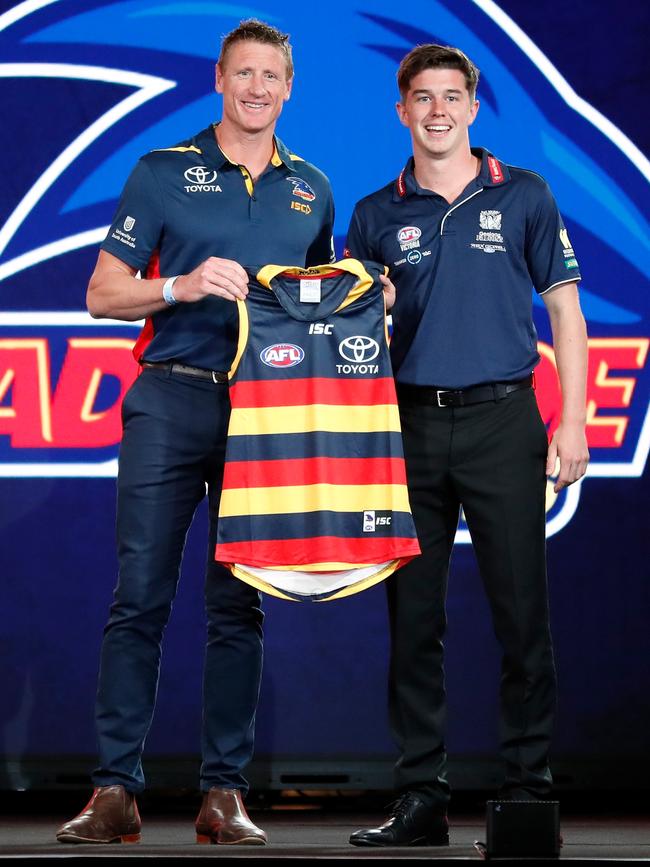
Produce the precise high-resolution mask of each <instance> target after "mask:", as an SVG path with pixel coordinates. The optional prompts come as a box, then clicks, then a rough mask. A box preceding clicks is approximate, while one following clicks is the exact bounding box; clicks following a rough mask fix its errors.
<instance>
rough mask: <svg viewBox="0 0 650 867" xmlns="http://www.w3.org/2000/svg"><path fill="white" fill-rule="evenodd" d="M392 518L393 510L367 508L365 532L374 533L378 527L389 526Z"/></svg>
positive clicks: (364, 518) (364, 514)
mask: <svg viewBox="0 0 650 867" xmlns="http://www.w3.org/2000/svg"><path fill="white" fill-rule="evenodd" d="M392 519H393V516H392V512H376V511H375V510H374V509H366V511H365V512H364V513H363V532H364V533H374V532H376V530H377V528H378V527H385V528H388V527H390V525H391V521H392Z"/></svg>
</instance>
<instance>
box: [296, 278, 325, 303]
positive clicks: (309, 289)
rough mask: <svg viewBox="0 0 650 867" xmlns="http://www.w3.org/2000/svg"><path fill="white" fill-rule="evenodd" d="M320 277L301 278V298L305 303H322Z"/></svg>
mask: <svg viewBox="0 0 650 867" xmlns="http://www.w3.org/2000/svg"><path fill="white" fill-rule="evenodd" d="M320 282H321V281H320V277H317V278H315V279H314V278H309V277H305V278H302V277H301V279H300V300H301V302H302V303H303V304H319V303H320Z"/></svg>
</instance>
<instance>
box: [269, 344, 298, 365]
mask: <svg viewBox="0 0 650 867" xmlns="http://www.w3.org/2000/svg"><path fill="white" fill-rule="evenodd" d="M304 357H305V351H304V349H302V347H300V346H296V345H295V344H294V343H274V344H273V345H272V346H267V347H266V349H263V350H262V351H261V352H260V359H261V360H262V361H263V362H264V364H266V365H267V366H268V367H295V366H296V364H300V362H301V361H302V360H303V358H304Z"/></svg>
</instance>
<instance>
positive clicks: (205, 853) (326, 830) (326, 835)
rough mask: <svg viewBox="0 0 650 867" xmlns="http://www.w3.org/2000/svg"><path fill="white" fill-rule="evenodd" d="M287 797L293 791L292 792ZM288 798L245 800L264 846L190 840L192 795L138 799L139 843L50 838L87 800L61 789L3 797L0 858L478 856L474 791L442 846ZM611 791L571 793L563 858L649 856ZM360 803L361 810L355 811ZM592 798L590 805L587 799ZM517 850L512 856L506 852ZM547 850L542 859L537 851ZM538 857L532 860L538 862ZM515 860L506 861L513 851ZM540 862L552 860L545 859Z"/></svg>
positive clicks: (648, 846)
mask: <svg viewBox="0 0 650 867" xmlns="http://www.w3.org/2000/svg"><path fill="white" fill-rule="evenodd" d="M288 800H289V801H291V800H292V799H291V798H289V799H288ZM295 801H296V802H295V803H293V804H291V803H286V804H285V803H274V804H271V803H267V804H266V805H263V802H260V806H257V807H250V805H249V809H250V812H251V817H252V818H253V820H254V821H255V822H256V823H257V824H259V825H260V826H261V827H263V828H264V829H265V830H266V832H267V834H268V837H269V844H268V845H267V846H265V847H257V846H238V847H226V846H200V845H197V844H196V843H195V842H194V828H193V821H194V817H195V813H196V811H197V808H198V796H182V797H180V798H179V797H177V796H176V797H174V796H172V797H169V798H167V797H164V798H157V797H156V798H151V797H150V796H148V797H147V798H143V799H141V803H140V806H141V814H142V820H143V828H142V841H141V843H140V844H137V845H112V846H93V845H63V844H61V843H57V842H56V840H55V839H54V834H55V831H56V828H57V827H58V825H59V824H61V823H62V822H63V821H64V820H65V819H67V818H70V816H71V815H72V814H74V813H75V812H77V811H78V810H79V809H80V808H81V807H82V806H83V803H84V799H83V796H82V797H81V798H80V799H79V800H77V799H74V800H73V801H71V799H70V796H69V795H68V794H67V793H66V794H63V795H62V794H61V793H57V794H50V795H47V796H37V797H34V796H31V795H27V796H26V797H21V796H20V795H14V796H11V797H8V798H5V800H4V802H2V803H0V807H4V809H3V810H2V815H1V817H0V860H7V859H12V860H13V859H16V860H21V861H22V862H24V861H25V860H28V861H34V860H41V859H53V858H56V859H57V860H59V859H61V858H65V859H70V858H72V859H74V860H75V861H78V860H79V859H82V860H85V859H89V858H93V859H94V858H101V859H103V860H105V859H106V858H109V859H111V860H116V859H117V860H120V861H121V860H123V859H124V858H147V859H149V858H165V859H167V858H211V857H217V858H219V859H220V860H221V861H223V860H224V859H225V860H228V861H231V860H237V861H239V862H241V861H244V862H245V861H255V860H261V861H265V862H268V861H269V859H270V860H271V861H273V860H274V859H275V860H277V861H280V860H282V861H284V860H305V861H310V860H314V861H318V862H319V863H323V862H324V861H325V862H326V861H329V860H332V861H340V860H355V859H358V860H364V861H375V860H381V861H383V862H385V861H387V860H408V861H413V860H415V861H419V860H427V861H430V860H435V861H437V862H439V863H441V864H443V863H455V862H458V861H464V860H474V861H478V860H480V857H479V854H478V852H477V851H476V849H475V848H474V841H476V840H484V839H485V820H484V815H483V810H482V808H481V806H480V803H479V802H478V801H476V800H475V799H472V801H471V802H467V803H460V804H459V805H458V806H457V807H456V809H452V811H451V813H450V826H451V829H450V838H451V845H450V846H449V848H431V847H426V848H425V847H422V848H412V849H357V848H354V847H352V846H350V845H349V844H348V842H347V841H348V837H349V835H350V833H351V832H352V831H354V830H355V829H357V828H359V827H371V826H373V825H375V824H377V820H378V818H379V816H380V815H381V807H378V811H377V812H374V807H373V811H367V807H368V805H367V803H366V802H365V801H364V799H362V798H361V799H356V798H354V797H349V796H346V797H345V798H342V799H339V798H336V797H331V796H330V797H327V798H326V799H323V801H321V803H320V804H319V803H316V802H315V801H311V802H310V800H309V799H307V800H305V799H302V798H296V799H295ZM619 803H620V804H621V809H620V810H619V809H617V806H616V803H615V799H614V798H613V797H612V796H611V795H610V796H606V797H605V796H604V797H603V799H600V798H590V802H586V801H585V799H584V798H572V799H571V802H570V804H568V805H567V806H566V808H563V810H562V823H561V824H562V835H563V839H564V846H563V848H562V854H561V858H562V859H563V860H567V859H568V860H581V861H585V860H587V861H625V862H626V863H630V862H646V863H647V862H650V817H649V815H648V811H647V810H646V811H645V813H644V810H643V804H642V803H641V801H640V800H638V799H634V800H630V801H628V802H625V801H623V802H620V801H619ZM356 804H361V805H362V807H363V809H364V810H366V811H365V812H356V809H355V806H356ZM591 807H593V809H590V808H591ZM513 860H514V859H513ZM544 860H545V859H544ZM544 860H542V859H535V860H534V862H533V861H532V860H531V863H537V864H539V863H544ZM511 863H512V861H511ZM547 863H554V862H552V861H548V862H547Z"/></svg>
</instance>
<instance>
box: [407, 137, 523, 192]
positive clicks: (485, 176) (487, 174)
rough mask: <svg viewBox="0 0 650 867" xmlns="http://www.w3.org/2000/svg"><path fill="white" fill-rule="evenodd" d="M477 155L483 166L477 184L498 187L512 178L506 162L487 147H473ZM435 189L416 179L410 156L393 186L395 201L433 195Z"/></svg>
mask: <svg viewBox="0 0 650 867" xmlns="http://www.w3.org/2000/svg"><path fill="white" fill-rule="evenodd" d="M472 153H473V154H474V156H475V157H478V158H479V159H480V160H481V168H480V170H479V173H478V176H477V177H476V179H475V183H476V186H477V187H479V188H483V187H498V186H501V184H505V183H507V182H508V181H509V180H510V171H509V169H508V166H507V165H506V164H505V163H502V162H501V160H498V159H497V158H496V157H495V156H493V154H491V153H490V151H488V150H486V149H485V148H472ZM431 195H435V191H432V190H425V189H423V188H422V187H421V186H420V185H419V184H418V182H417V181H416V179H415V161H414V159H413V157H412V156H411V157H409V159H408V161H407V163H406V165H405V166H404V168H403V169H402V171H401V172H400V173H399V175H398V176H397V180H396V181H395V186H394V188H393V201H394V202H401V201H403V200H404V199H407V198H408V197H409V196H431Z"/></svg>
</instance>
